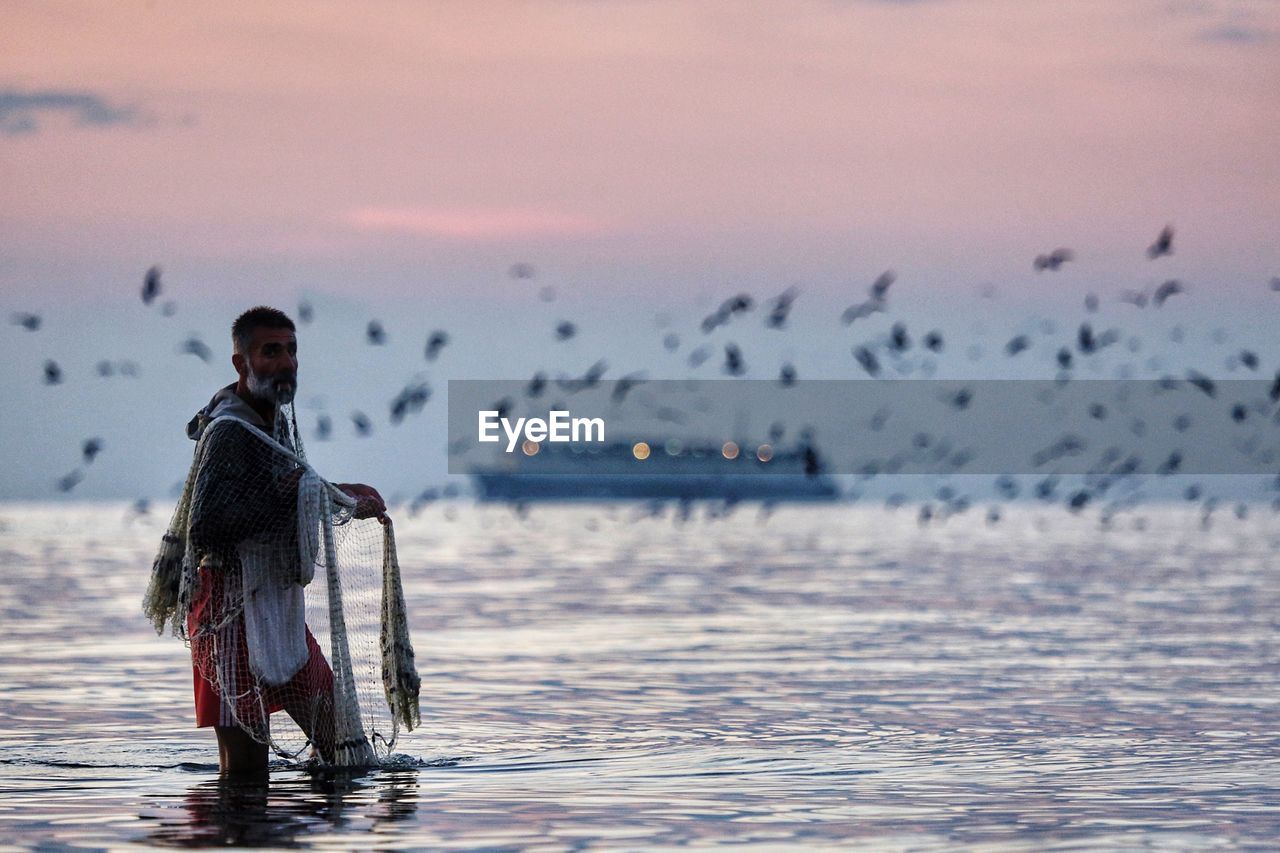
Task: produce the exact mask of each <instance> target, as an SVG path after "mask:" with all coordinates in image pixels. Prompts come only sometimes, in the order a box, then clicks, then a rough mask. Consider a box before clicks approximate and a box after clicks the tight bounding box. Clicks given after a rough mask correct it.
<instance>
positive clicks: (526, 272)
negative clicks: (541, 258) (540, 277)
mask: <svg viewBox="0 0 1280 853" xmlns="http://www.w3.org/2000/svg"><path fill="white" fill-rule="evenodd" d="M535 274H536V270H534V268H533V264H528V263H524V262H523V261H521V262H519V263H515V264H512V265H511V269H509V270H507V275H509V276H511V277H512V278H514V279H530V278H533V277H534V275H535Z"/></svg>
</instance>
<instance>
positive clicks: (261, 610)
mask: <svg viewBox="0 0 1280 853" xmlns="http://www.w3.org/2000/svg"><path fill="white" fill-rule="evenodd" d="M227 390H228V389H224V391H222V392H219V396H215V398H214V401H213V402H211V404H210V407H207V409H206V410H205V411H203V412H202V413H201V414H200V415H198V416H197V418H196V419H193V422H192V427H191V428H189V434H192V437H193V438H196V439H197V444H196V451H195V457H194V460H193V462H192V466H191V470H190V472H189V474H188V477H187V481H186V486H185V488H184V490H183V496H182V499H181V500H180V501H179V504H178V507H177V509H176V510H175V512H174V517H173V520H172V521H171V523H170V525H169V529H168V530H167V532H166V533H165V536H164V540H163V542H162V543H161V547H160V551H159V553H158V554H157V556H156V560H155V563H154V565H153V570H152V578H151V584H150V587H149V588H148V591H147V595H146V598H145V599H144V605H143V609H144V611H145V612H146V613H147V615H148V616H149V617H150V618H151V621H152V623H153V624H154V625H155V627H156V629H157V631H160V632H162V631H163V630H164V627H165V624H166V622H167V623H169V626H170V629H171V630H172V632H173V633H174V634H176V635H178V636H180V637H183V638H184V639H186V640H187V642H188V643H189V645H190V647H191V651H192V661H193V664H194V666H195V668H196V670H197V672H198V673H199V676H200V677H203V678H204V679H206V680H207V682H208V683H209V685H211V686H212V687H213V688H215V690H216V692H217V694H218V696H219V697H220V699H221V710H220V712H219V713H220V715H221V717H222V718H230V719H229V720H228V719H220V722H219V724H233V725H239V726H241V727H242V728H243V729H244V730H245V731H247V732H248V733H249V734H250V735H251V736H253V737H254V738H255V739H257V740H260V741H262V742H264V743H268V744H269V745H270V746H271V747H272V748H274V749H275V750H276V752H277V753H278V754H280V755H283V756H286V757H290V758H297V757H298V756H300V755H301V754H302V752H303V751H304V750H305V748H306V747H307V746H308V745H311V746H314V747H316V751H317V753H318V757H319V759H320V760H321V761H324V762H326V763H334V764H340V765H366V764H371V763H374V762H375V761H376V758H377V756H378V755H386V754H388V753H389V752H390V750H391V747H392V746H393V745H394V743H395V740H396V737H397V734H398V730H399V726H400V725H402V724H403V725H404V726H405V727H406V728H408V729H412V728H413V727H414V726H415V725H416V724H417V723H418V720H419V715H418V688H419V681H418V676H417V672H416V668H415V665H414V659H413V648H412V644H411V642H410V640H409V636H408V625H407V618H406V616H405V608H404V597H403V591H402V588H401V583H400V573H399V565H398V560H397V558H396V553H395V540H394V534H393V531H392V527H391V525H390V524H387V525H386V526H385V527H384V526H383V525H381V524H379V523H378V522H377V521H374V520H368V519H364V520H361V519H356V518H354V516H353V510H354V500H353V499H352V498H350V497H349V496H347V495H345V494H344V493H342V492H341V491H340V490H338V489H337V488H336V487H334V486H333V485H332V484H331V483H329V482H327V481H326V480H324V479H323V478H321V477H320V476H319V474H317V473H316V472H315V470H314V469H312V468H311V467H310V466H309V465H308V464H307V462H306V460H305V457H304V456H303V455H302V452H301V442H300V440H298V437H297V434H296V428H294V427H293V421H292V418H291V417H286V412H285V411H282V412H281V413H280V415H279V417H278V418H277V424H276V430H275V436H274V437H271V436H268V435H267V434H266V433H265V431H263V430H261V429H260V428H259V426H258V425H255V424H253V423H250V422H249V421H248V420H247V419H245V418H244V417H242V416H241V415H242V414H243V412H242V411H237V410H236V408H235V406H236V403H237V402H238V401H229V402H228V395H227V394H226V391H227ZM220 397H221V399H222V401H223V402H222V403H221V404H220V403H219V400H220ZM291 414H292V412H288V415H291ZM317 574H319V575H320V582H318V583H312V580H313V579H314V578H315V577H316V575H317ZM308 616H309V617H310V618H309V619H308ZM308 621H310V625H311V629H314V630H315V631H316V632H317V633H318V634H319V635H320V637H319V639H318V640H317V639H314V638H313V637H312V634H311V629H309V628H308ZM322 649H324V650H325V651H327V652H328V654H329V660H328V661H327V662H326V661H325V659H324V653H323V652H322V651H321V650H322ZM379 682H381V690H379V689H378V686H379ZM200 688H201V685H200V683H199V680H198V679H197V697H198V698H199V695H200ZM281 709H284V710H286V711H288V712H289V716H290V717H292V718H293V720H294V721H295V722H296V723H297V724H298V730H297V731H290V730H288V729H287V728H282V727H280V726H269V725H267V719H268V716H269V715H270V714H271V713H272V712H273V711H277V710H281ZM273 729H274V730H273Z"/></svg>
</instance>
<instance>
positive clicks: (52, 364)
mask: <svg viewBox="0 0 1280 853" xmlns="http://www.w3.org/2000/svg"><path fill="white" fill-rule="evenodd" d="M60 382H62V368H61V367H58V362H56V361H52V360H48V361H46V362H45V363H44V384H45V385H57V384H59V383H60Z"/></svg>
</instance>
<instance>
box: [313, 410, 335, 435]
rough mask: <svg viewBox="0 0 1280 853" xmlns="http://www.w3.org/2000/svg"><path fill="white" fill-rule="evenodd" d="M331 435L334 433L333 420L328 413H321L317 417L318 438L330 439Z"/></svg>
mask: <svg viewBox="0 0 1280 853" xmlns="http://www.w3.org/2000/svg"><path fill="white" fill-rule="evenodd" d="M331 435H333V421H332V420H330V419H329V416H328V415H320V416H319V417H317V418H316V438H317V439H319V440H320V441H328V440H329V436H331Z"/></svg>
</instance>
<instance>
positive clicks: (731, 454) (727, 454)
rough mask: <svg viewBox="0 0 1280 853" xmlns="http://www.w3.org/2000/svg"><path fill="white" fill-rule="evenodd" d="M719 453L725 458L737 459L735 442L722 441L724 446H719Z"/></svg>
mask: <svg viewBox="0 0 1280 853" xmlns="http://www.w3.org/2000/svg"><path fill="white" fill-rule="evenodd" d="M720 454H721V455H722V456H724V458H725V459H737V458H738V445H737V443H736V442H733V441H726V442H725V443H724V447H722V448H720Z"/></svg>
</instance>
